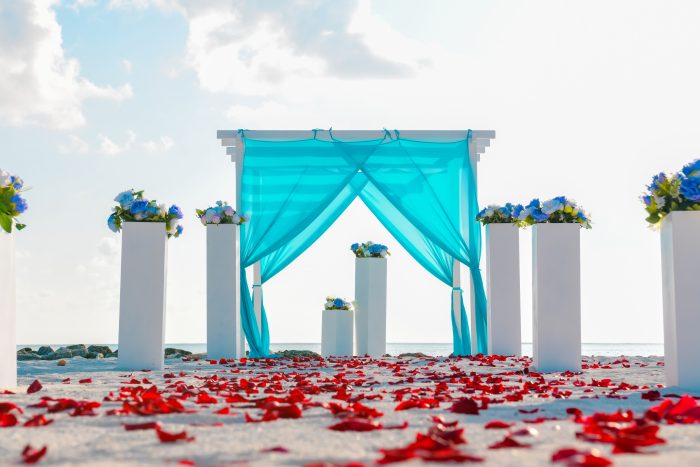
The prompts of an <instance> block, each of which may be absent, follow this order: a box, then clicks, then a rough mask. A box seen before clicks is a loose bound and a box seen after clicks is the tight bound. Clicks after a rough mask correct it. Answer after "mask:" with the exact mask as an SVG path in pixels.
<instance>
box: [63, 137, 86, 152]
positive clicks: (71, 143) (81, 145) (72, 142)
mask: <svg viewBox="0 0 700 467" xmlns="http://www.w3.org/2000/svg"><path fill="white" fill-rule="evenodd" d="M89 150H90V145H89V144H88V143H86V142H85V141H84V140H83V139H82V138H80V137H78V136H75V135H70V136H68V142H66V143H61V144H59V145H58V152H60V153H61V154H86V153H87V152H88V151H89Z"/></svg>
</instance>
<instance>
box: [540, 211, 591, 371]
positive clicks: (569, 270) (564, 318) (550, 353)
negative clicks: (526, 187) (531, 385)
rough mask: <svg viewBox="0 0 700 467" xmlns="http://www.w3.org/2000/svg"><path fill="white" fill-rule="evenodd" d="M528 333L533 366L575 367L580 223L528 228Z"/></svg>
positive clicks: (545, 368)
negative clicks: (530, 255)
mask: <svg viewBox="0 0 700 467" xmlns="http://www.w3.org/2000/svg"><path fill="white" fill-rule="evenodd" d="M532 300H533V313H532V320H533V323H532V338H533V364H534V367H535V369H536V370H537V371H541V372H554V371H566V370H571V371H577V370H580V369H581V227H580V226H579V225H577V224H537V225H535V226H534V227H533V228H532Z"/></svg>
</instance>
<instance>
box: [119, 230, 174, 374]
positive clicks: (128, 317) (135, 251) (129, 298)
mask: <svg viewBox="0 0 700 467" xmlns="http://www.w3.org/2000/svg"><path fill="white" fill-rule="evenodd" d="M167 253H168V238H167V235H166V232H165V224H163V223H161V222H125V223H124V224H123V226H122V264H121V268H122V270H121V291H120V295H119V361H118V367H119V368H120V369H125V370H142V369H144V370H162V369H163V364H164V362H163V350H164V349H163V348H164V345H165V284H166V272H167Z"/></svg>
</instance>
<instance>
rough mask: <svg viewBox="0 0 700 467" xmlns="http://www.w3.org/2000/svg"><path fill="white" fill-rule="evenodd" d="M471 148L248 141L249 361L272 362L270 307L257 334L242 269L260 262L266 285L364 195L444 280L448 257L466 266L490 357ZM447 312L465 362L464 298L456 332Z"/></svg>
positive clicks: (448, 277)
mask: <svg viewBox="0 0 700 467" xmlns="http://www.w3.org/2000/svg"><path fill="white" fill-rule="evenodd" d="M468 148H469V139H467V140H464V141H456V142H452V143H431V142H422V141H410V140H404V139H401V138H395V139H392V138H389V137H387V136H385V137H384V138H382V139H376V140H370V141H359V142H343V141H338V140H335V139H332V140H331V141H327V140H320V139H315V138H314V139H308V140H301V141H259V140H251V139H245V156H244V167H243V177H242V182H243V183H242V186H241V211H242V212H243V213H245V214H248V215H250V216H251V222H249V223H246V224H243V225H242V226H241V231H240V232H241V268H242V271H241V287H242V289H243V291H242V294H241V297H242V299H241V301H242V303H241V313H242V315H243V316H242V322H243V329H244V332H245V334H246V339H247V340H248V343H249V346H250V349H251V356H253V357H260V356H266V355H268V354H269V341H270V337H269V328H268V323H267V317H266V313H265V308H264V306H263V309H262V319H261V323H262V326H261V328H262V329H258V325H257V321H256V319H255V313H254V310H253V296H252V295H251V293H250V287H249V284H248V280H247V277H246V274H245V267H247V266H250V265H252V264H254V263H255V262H257V261H260V262H261V276H262V278H261V279H262V280H261V282H262V283H264V282H265V281H267V280H269V279H270V278H271V277H273V276H274V275H275V274H277V273H278V272H279V271H281V270H282V269H284V268H285V267H286V266H287V265H288V264H289V263H290V262H291V261H293V260H294V259H295V258H296V257H298V256H299V255H300V254H301V253H302V252H303V251H305V250H306V249H307V248H308V247H309V246H310V245H311V244H313V242H315V241H316V240H317V239H318V237H320V235H322V234H323V232H325V230H326V229H327V228H328V227H329V226H330V225H331V224H332V223H333V222H334V221H335V220H336V219H337V218H338V216H339V215H340V214H341V213H342V212H343V211H344V210H345V209H346V208H347V206H348V205H349V204H350V203H351V202H352V200H353V199H354V198H355V197H356V196H357V195H358V194H359V195H360V196H361V197H362V199H363V201H364V202H365V204H366V205H367V206H368V207H369V208H370V209H371V210H372V212H374V213H375V215H376V216H377V217H378V218H379V220H380V221H381V222H382V223H383V224H384V225H385V226H386V228H387V229H388V230H389V231H390V233H391V234H392V235H393V236H394V237H395V238H396V239H397V240H398V241H399V242H400V243H401V244H402V245H403V246H404V247H405V248H406V249H407V250H408V251H409V253H410V254H411V255H412V256H413V257H414V258H415V259H416V260H417V261H418V262H419V263H420V264H421V265H423V266H424V267H425V268H426V269H427V270H428V271H430V272H431V273H432V274H433V275H434V276H435V277H437V278H438V279H440V280H441V281H443V282H445V283H446V284H449V285H451V283H452V258H456V259H457V260H458V261H460V262H462V263H464V264H465V265H467V266H468V267H469V268H470V272H471V275H472V280H473V283H474V286H475V293H476V307H477V309H476V318H477V323H475V325H476V329H477V333H478V347H479V351H480V352H485V351H486V297H485V294H484V291H483V282H482V281H481V273H480V271H479V261H480V250H481V236H480V235H481V230H480V228H479V225H478V224H477V223H476V219H475V217H476V213H477V212H478V206H477V202H476V201H477V200H476V185H475V179H474V175H473V173H472V171H471V165H470V163H469V151H468ZM460 200H462V201H460ZM255 288H256V289H257V288H258V287H255ZM459 292H460V294H461V290H459ZM254 293H262V292H261V290H259V291H255V292H254ZM451 315H452V319H453V336H454V342H455V346H454V353H455V354H456V355H468V354H470V353H471V348H470V347H471V344H470V334H469V327H468V320H467V318H466V311H465V310H464V302H463V301H462V310H461V313H460V322H461V324H460V325H459V326H457V324H456V323H455V317H454V313H452V309H451ZM482 320H483V323H482V322H481V321H482Z"/></svg>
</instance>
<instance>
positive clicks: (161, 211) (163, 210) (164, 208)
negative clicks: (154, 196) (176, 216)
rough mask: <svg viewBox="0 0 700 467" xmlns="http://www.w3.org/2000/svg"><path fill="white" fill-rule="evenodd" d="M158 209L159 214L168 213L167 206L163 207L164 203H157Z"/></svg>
mask: <svg viewBox="0 0 700 467" xmlns="http://www.w3.org/2000/svg"><path fill="white" fill-rule="evenodd" d="M158 210H159V211H160V215H161V216H165V215H166V214H167V213H168V208H166V207H165V204H159V205H158Z"/></svg>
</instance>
